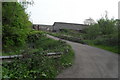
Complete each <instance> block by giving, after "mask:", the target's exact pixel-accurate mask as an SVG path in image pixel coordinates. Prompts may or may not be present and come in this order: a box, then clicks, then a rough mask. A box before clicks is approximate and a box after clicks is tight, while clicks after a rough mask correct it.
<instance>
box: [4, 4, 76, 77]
mask: <svg viewBox="0 0 120 80" xmlns="http://www.w3.org/2000/svg"><path fill="white" fill-rule="evenodd" d="M2 13H3V18H2V19H3V26H2V27H3V28H2V29H3V30H2V31H3V38H2V39H3V45H2V46H3V55H16V54H22V55H23V57H21V58H15V59H13V60H12V61H11V62H4V61H3V64H2V77H3V78H4V79H5V78H8V79H13V78H15V79H23V78H30V79H32V78H55V77H56V75H57V74H58V73H59V72H60V71H61V70H62V69H65V68H66V67H68V66H71V64H72V63H73V57H74V54H73V51H72V48H71V47H70V46H69V45H67V44H66V43H65V42H63V41H60V40H59V41H56V40H53V39H49V38H47V37H46V35H45V33H44V32H42V31H34V30H32V29H31V26H32V23H31V22H30V21H29V20H28V18H29V16H28V14H26V12H25V8H24V7H23V6H22V5H21V4H20V3H17V2H12V3H7V2H5V3H3V11H2ZM49 52H55V53H56V52H62V53H63V54H62V55H61V57H60V58H57V59H55V58H53V57H51V58H50V57H49V56H45V55H46V54H47V53H49Z"/></svg>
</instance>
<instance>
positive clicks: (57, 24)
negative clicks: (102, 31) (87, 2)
mask: <svg viewBox="0 0 120 80" xmlns="http://www.w3.org/2000/svg"><path fill="white" fill-rule="evenodd" d="M52 27H53V30H54V31H60V30H62V29H72V30H77V31H82V30H83V29H84V28H87V27H89V26H88V25H85V24H75V23H63V22H55V23H54V24H53V26H52Z"/></svg>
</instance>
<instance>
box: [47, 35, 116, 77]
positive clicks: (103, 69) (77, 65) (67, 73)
mask: <svg viewBox="0 0 120 80" xmlns="http://www.w3.org/2000/svg"><path fill="white" fill-rule="evenodd" d="M47 36H48V37H49V38H53V39H56V40H59V38H56V37H53V36H50V35H47ZM64 41H66V40H64ZM66 42H67V43H68V44H69V45H71V46H72V48H73V50H74V52H75V61H74V64H73V66H71V67H70V68H68V69H66V70H64V71H63V72H62V73H60V74H59V75H58V76H57V78H118V54H115V53H112V52H109V51H106V50H103V49H99V48H95V47H91V46H88V45H83V44H80V43H75V42H71V41H66Z"/></svg>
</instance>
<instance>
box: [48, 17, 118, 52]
mask: <svg viewBox="0 0 120 80" xmlns="http://www.w3.org/2000/svg"><path fill="white" fill-rule="evenodd" d="M119 30H120V20H114V19H108V18H107V15H106V17H105V18H101V19H100V20H98V21H97V23H95V24H91V25H90V26H89V28H85V29H84V30H83V31H82V32H78V31H74V30H66V29H65V30H62V31H60V32H59V33H49V34H51V35H54V36H57V37H60V38H62V39H66V40H70V41H74V42H79V43H82V44H89V45H92V46H93V45H94V46H96V47H99V48H102V49H106V50H109V51H112V52H115V53H119V51H118V48H119V47H120V46H119V45H120V42H119V39H118V36H119V34H120V32H119ZM91 43H92V44H91Z"/></svg>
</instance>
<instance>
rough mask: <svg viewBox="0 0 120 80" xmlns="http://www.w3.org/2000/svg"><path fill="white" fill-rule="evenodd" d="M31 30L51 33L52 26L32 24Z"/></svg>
mask: <svg viewBox="0 0 120 80" xmlns="http://www.w3.org/2000/svg"><path fill="white" fill-rule="evenodd" d="M32 28H33V29H35V30H43V31H52V25H41V24H33V26H32Z"/></svg>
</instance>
